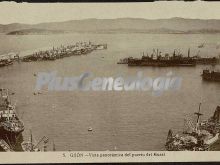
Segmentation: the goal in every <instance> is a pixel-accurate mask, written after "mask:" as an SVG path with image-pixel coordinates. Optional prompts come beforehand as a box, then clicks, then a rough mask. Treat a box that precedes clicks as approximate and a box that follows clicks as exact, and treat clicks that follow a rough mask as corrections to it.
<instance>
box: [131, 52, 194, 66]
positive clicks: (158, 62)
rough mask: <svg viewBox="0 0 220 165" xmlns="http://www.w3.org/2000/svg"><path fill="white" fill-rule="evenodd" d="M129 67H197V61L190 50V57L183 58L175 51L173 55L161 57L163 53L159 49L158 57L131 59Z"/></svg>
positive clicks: (152, 55) (153, 55)
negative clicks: (191, 55)
mask: <svg viewBox="0 0 220 165" xmlns="http://www.w3.org/2000/svg"><path fill="white" fill-rule="evenodd" d="M128 66H152V67H173V66H186V67H191V66H196V60H195V59H193V58H191V57H190V50H189V51H188V57H183V55H182V54H180V53H179V54H177V53H176V52H175V50H174V52H173V55H172V56H170V55H169V54H167V53H166V54H165V55H164V56H162V55H161V52H159V50H158V49H157V52H156V57H155V53H153V54H151V56H148V55H147V56H145V55H144V54H143V56H142V58H129V59H128Z"/></svg>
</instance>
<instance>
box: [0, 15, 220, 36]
mask: <svg viewBox="0 0 220 165" xmlns="http://www.w3.org/2000/svg"><path fill="white" fill-rule="evenodd" d="M24 29H32V32H34V31H36V33H37V31H38V32H39V31H40V29H41V30H42V31H43V30H45V31H46V30H49V31H51V30H53V31H59V32H63V31H65V32H79V33H88V32H89V33H123V32H124V33H219V32H220V20H201V19H184V18H171V19H157V20H148V19H141V18H118V19H84V20H71V21H65V22H50V23H40V24H34V25H30V24H19V23H14V24H8V25H0V33H9V34H10V32H13V33H14V31H17V33H16V32H15V33H14V34H20V32H19V31H22V30H24ZM13 33H11V34H13ZM21 34H22V32H21Z"/></svg>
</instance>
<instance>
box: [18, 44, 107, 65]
mask: <svg viewBox="0 0 220 165" xmlns="http://www.w3.org/2000/svg"><path fill="white" fill-rule="evenodd" d="M104 49H107V44H93V43H91V42H88V43H87V42H78V43H76V44H73V45H67V46H64V45H61V46H59V47H53V48H52V49H48V50H44V51H38V52H34V53H33V54H30V55H27V56H24V57H22V58H21V61H23V62H31V61H48V60H56V59H60V58H64V57H70V56H80V55H87V54H89V53H91V52H92V51H95V50H104Z"/></svg>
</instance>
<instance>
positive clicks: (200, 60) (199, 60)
mask: <svg viewBox="0 0 220 165" xmlns="http://www.w3.org/2000/svg"><path fill="white" fill-rule="evenodd" d="M195 60H196V64H201V65H217V64H219V62H220V60H219V58H217V57H199V56H198V57H196V58H195Z"/></svg>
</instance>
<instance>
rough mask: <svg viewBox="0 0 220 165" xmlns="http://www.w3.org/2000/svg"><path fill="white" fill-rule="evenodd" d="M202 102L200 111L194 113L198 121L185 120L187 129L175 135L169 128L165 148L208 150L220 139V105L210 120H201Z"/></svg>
mask: <svg viewBox="0 0 220 165" xmlns="http://www.w3.org/2000/svg"><path fill="white" fill-rule="evenodd" d="M200 107H201V103H200V104H199V111H198V112H195V113H194V114H195V115H196V116H197V119H196V123H195V124H193V122H192V121H190V120H188V119H187V120H185V127H184V128H185V130H184V131H183V132H181V133H180V134H175V135H173V132H172V130H169V132H168V136H167V140H166V144H165V148H166V150H167V151H208V150H210V147H211V145H213V144H214V143H215V142H216V141H217V140H219V131H220V123H219V119H220V106H217V108H216V110H215V112H214V115H213V116H212V117H210V118H209V119H208V120H204V121H200V118H201V116H202V115H203V114H202V113H200Z"/></svg>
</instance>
